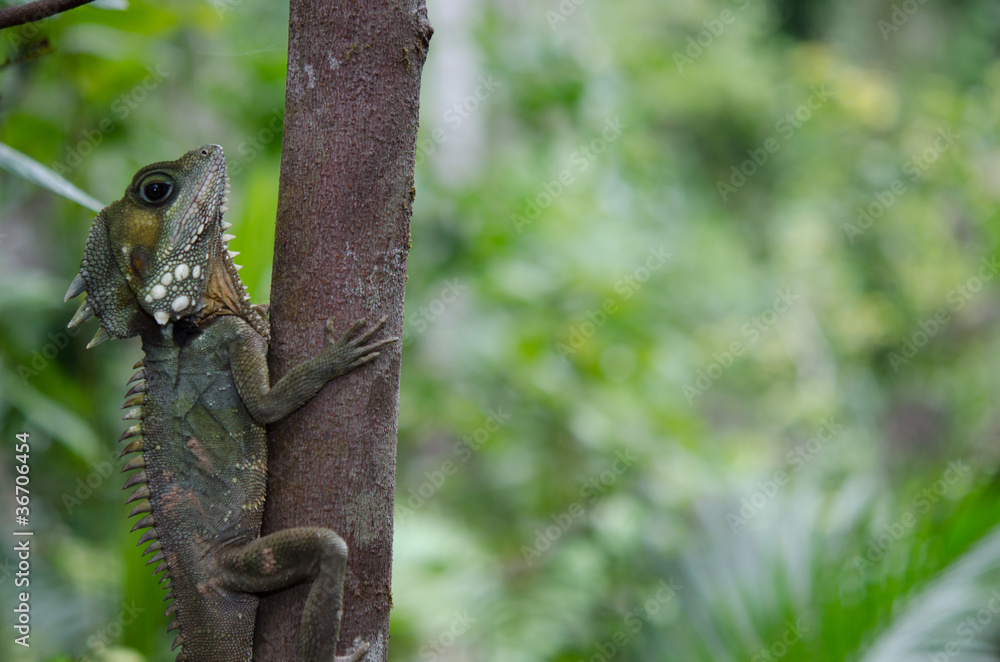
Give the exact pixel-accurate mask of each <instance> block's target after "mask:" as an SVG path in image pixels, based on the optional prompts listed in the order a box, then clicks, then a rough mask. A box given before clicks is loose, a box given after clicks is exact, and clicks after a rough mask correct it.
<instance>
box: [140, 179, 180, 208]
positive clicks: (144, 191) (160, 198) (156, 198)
mask: <svg viewBox="0 0 1000 662" xmlns="http://www.w3.org/2000/svg"><path fill="white" fill-rule="evenodd" d="M173 190H174V185H173V184H172V183H171V182H170V181H169V180H166V179H165V178H164V176H163V175H160V174H157V175H150V176H149V177H147V178H146V179H145V180H143V181H142V183H141V184H139V196H140V197H141V198H142V199H143V200H145V201H146V202H149V203H151V204H154V205H155V204H159V203H161V202H164V201H165V200H166V199H167V198H169V197H170V193H171V192H172V191H173Z"/></svg>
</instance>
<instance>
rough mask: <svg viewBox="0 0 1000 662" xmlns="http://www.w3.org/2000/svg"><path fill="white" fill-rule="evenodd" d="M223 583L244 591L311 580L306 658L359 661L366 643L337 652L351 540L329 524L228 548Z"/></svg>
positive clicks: (303, 638) (304, 629) (310, 661)
mask: <svg viewBox="0 0 1000 662" xmlns="http://www.w3.org/2000/svg"><path fill="white" fill-rule="evenodd" d="M220 567H221V569H222V582H223V585H224V586H225V587H226V588H228V589H231V590H234V591H240V592H243V593H266V592H269V591H278V590H281V589H285V588H288V587H290V586H293V585H295V584H299V583H301V582H303V581H306V580H309V579H312V588H310V589H309V597H308V598H307V599H306V606H305V609H303V611H302V626H301V628H300V644H299V647H300V651H301V656H302V657H301V659H302V662H355V661H356V660H359V659H361V657H362V656H364V654H365V652H367V650H368V643H367V642H361V643H360V644H359V645H358V646H357V647H356V648H355V649H354V650H353V651H352V652H350V653H349V654H347V655H342V656H338V655H337V654H336V652H337V641H338V639H339V637H340V619H341V614H342V613H343V607H344V572H345V570H346V568H347V545H346V544H345V543H344V541H343V539H341V537H340V536H338V535H337V534H336V533H334V532H333V531H331V530H330V529H322V528H314V527H300V528H295V529H285V530H283V531H278V532H276V533H272V534H270V535H267V536H264V537H263V538H258V539H257V540H255V541H253V542H251V543H247V544H246V545H244V546H242V547H238V548H235V549H231V550H227V551H226V552H224V553H223V555H222V558H221V559H220Z"/></svg>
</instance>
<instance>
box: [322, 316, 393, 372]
mask: <svg viewBox="0 0 1000 662" xmlns="http://www.w3.org/2000/svg"><path fill="white" fill-rule="evenodd" d="M386 319H387V317H386V316H385V315H383V316H382V319H380V320H379V321H378V322H376V323H375V325H374V326H373V327H372V328H371V329H369V330H367V331H365V332H364V333H362V334H361V335H358V333H359V332H360V331H361V329H363V328H364V326H365V320H364V319H359V320H358V321H357V322H355V323H354V324H352V325H351V328H350V329H348V330H347V333H345V334H344V335H343V336H342V337H341V338H340V339H339V340H337V337H336V335H335V334H336V330H335V328H334V321H333V318H332V317H331V318H330V319H328V320H327V321H326V343H327V347H328V351H331V350H332V351H333V352H335V353H337V354H338V355H340V357H341V359H342V361H343V362H344V363H345V367H346V368H347V369H348V370H353V369H354V368H357V367H358V366H362V365H364V364H366V363H368V362H369V361H371V360H372V359H374V358H375V357H377V356H378V355H379V352H378V351H376V350H378V349H379V348H380V347H384V346H385V345H388V344H390V343H394V342H396V341H397V340H399V338H397V337H395V336H394V337H392V338H384V339H382V340H376V341H375V342H369V341H370V340H371V338H372V336H374V335H375V334H376V333H378V332H379V331H381V330H382V328H383V327H384V326H385V321H386Z"/></svg>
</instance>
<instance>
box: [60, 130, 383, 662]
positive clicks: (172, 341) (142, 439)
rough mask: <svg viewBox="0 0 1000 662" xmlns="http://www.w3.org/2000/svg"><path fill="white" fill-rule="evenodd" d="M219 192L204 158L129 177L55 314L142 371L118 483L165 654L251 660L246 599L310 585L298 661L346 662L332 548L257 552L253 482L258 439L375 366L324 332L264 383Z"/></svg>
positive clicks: (305, 535)
mask: <svg viewBox="0 0 1000 662" xmlns="http://www.w3.org/2000/svg"><path fill="white" fill-rule="evenodd" d="M228 190H229V183H228V178H227V175H226V163H225V158H224V156H223V153H222V148H221V147H219V146H218V145H205V146H203V147H200V148H198V149H195V150H192V151H190V152H188V153H187V154H185V155H184V156H182V157H181V158H180V159H178V160H177V161H172V162H162V163H154V164H152V165H149V166H146V167H145V168H143V169H141V170H140V171H139V172H138V173H136V175H135V177H134V178H133V179H132V183H131V184H130V185H129V186H128V188H127V189H126V190H125V196H124V197H123V198H122V199H121V200H118V201H117V202H114V203H112V204H111V205H109V206H108V207H106V208H105V209H103V210H102V211H101V212H100V213H99V214H98V215H97V217H96V218H95V219H94V223H93V226H92V227H91V229H90V234H89V236H88V239H87V246H86V250H85V252H84V255H83V260H82V263H81V266H80V273H79V274H78V275H77V276H76V278H75V279H74V280H73V283H72V284H71V285H70V288H69V291H68V292H67V293H66V300H67V301H68V300H69V299H71V298H72V297H75V296H77V295H79V294H81V293H83V292H86V293H87V296H86V299H85V300H84V302H83V305H81V306H80V309H79V310H78V311H77V313H76V315H75V316H74V317H73V319H72V320H71V321H70V323H69V326H70V327H73V326H76V325H77V324H80V323H81V322H83V321H85V320H87V319H89V318H90V317H93V316H96V317H97V318H98V319H99V320H100V322H101V328H100V329H99V330H98V332H97V335H96V336H95V337H94V339H93V340H92V341H91V342H90V344H89V345H87V347H93V346H94V345H96V344H98V343H100V342H102V341H104V340H107V339H109V338H127V337H130V336H135V335H140V336H141V337H142V348H143V351H144V352H145V357H144V358H143V359H142V360H141V361H139V362H138V363H137V364H136V366H135V367H136V368H138V369H139V371H138V372H137V373H136V374H135V376H134V377H133V378H132V379H131V380H130V381H129V383H130V384H133V386H132V388H131V389H130V390H129V391H128V393H127V394H126V400H125V404H124V405H123V406H122V408H123V409H124V408H126V407H133V408H132V409H130V410H129V411H128V413H126V415H125V417H124V418H125V419H126V420H131V421H137V423H135V424H134V425H132V426H131V427H130V428H128V429H127V430H126V431H125V433H124V434H123V435H122V438H121V440H122V441H128V445H127V446H126V447H125V449H124V451H122V456H124V455H126V454H129V453H138V455H136V456H135V457H133V458H132V459H130V460H129V461H128V462H127V463H126V464H125V467H124V468H123V470H122V471H123V472H125V471H135V472H136V473H133V474H132V475H131V477H130V478H129V479H128V481H127V482H126V484H125V487H126V488H131V487H135V488H137V489H136V490H135V491H134V492H133V493H132V495H131V496H130V497H129V499H128V501H129V502H133V501H138V502H139V503H138V505H137V506H136V507H135V509H134V510H133V511H132V515H143V517H142V519H141V520H139V521H138V522H137V523H136V525H135V526H134V527H133V529H132V530H133V531H136V530H139V529H146V531H145V532H144V533H143V535H142V537H141V538H140V540H139V544H140V545H142V544H144V543H151V544H150V545H149V547H148V548H146V550H145V552H144V555H146V554H152V555H153V556H152V558H150V560H149V564H152V563H159V565H158V566H157V567H156V569H155V570H154V574H155V573H159V572H163V579H161V582H169V584H168V588H169V590H170V592H169V593H168V595H167V598H166V599H171V598H172V599H173V602H172V603H171V605H170V607H169V608H168V609H167V612H166V613H167V615H170V614H175V615H176V618H175V620H174V621H173V622H172V623H171V625H170V629H177V630H179V634H178V636H177V638H176V640H175V641H174V648H175V649H176V648H177V647H178V646H179V647H180V649H181V650H180V653H179V654H178V656H177V659H178V660H187V661H188V662H236V661H250V660H251V659H252V650H253V634H254V622H255V618H256V613H257V604H258V601H259V598H258V594H260V593H264V592H269V591H276V590H280V589H283V588H286V587H289V586H292V585H294V584H297V583H300V582H303V581H307V580H311V581H312V586H311V588H310V591H309V596H308V598H307V601H306V605H305V609H304V611H303V614H302V622H301V632H300V636H301V658H302V660H303V662H334V661H336V662H354V661H355V660H358V659H360V658H361V657H362V656H363V655H364V654H365V652H366V651H367V650H368V646H369V645H368V644H367V643H366V642H360V643H358V644H357V645H356V646H355V647H354V649H353V651H352V652H351V653H349V654H348V655H344V656H337V655H336V647H337V641H338V637H339V631H340V619H341V613H342V607H343V583H344V572H345V568H346V564H347V545H346V544H345V542H344V541H343V540H342V539H341V538H340V537H339V536H338V535H337V534H336V533H334V532H333V531H331V530H329V529H323V528H306V527H302V528H294V529H286V530H283V531H278V532H276V533H272V534H270V535H267V536H264V537H260V526H261V517H262V514H263V507H264V499H265V492H266V483H267V449H266V444H265V427H264V426H265V425H267V424H268V423H272V422H274V421H278V420H280V419H282V418H284V417H285V416H288V415H289V414H290V413H292V412H293V411H295V410H296V409H298V408H299V407H301V406H302V405H303V404H305V403H306V402H308V401H309V400H310V399H311V398H312V397H313V396H314V395H316V393H317V392H318V391H319V390H320V389H321V388H322V387H323V385H325V384H326V383H327V382H328V381H330V380H331V379H334V378H335V377H338V376H340V375H343V374H345V373H347V372H350V371H351V370H353V369H355V368H357V367H358V366H360V365H363V364H365V363H367V362H369V361H371V360H373V359H374V358H375V357H376V356H378V355H379V352H378V351H377V350H378V348H380V347H382V346H385V345H387V344H389V343H391V342H394V341H396V340H397V339H396V338H387V339H384V340H377V341H373V340H372V338H373V337H374V335H375V334H376V333H377V332H378V331H379V330H381V329H382V327H383V324H384V323H385V318H382V319H381V320H380V321H379V322H378V323H377V324H375V325H374V326H373V327H372V328H370V329H369V330H367V331H362V329H363V328H364V326H365V323H364V320H361V321H358V322H356V323H355V324H354V325H353V326H351V328H350V329H349V330H348V331H347V332H346V333H345V334H344V336H343V337H342V338H341V339H340V340H336V339H335V337H334V326H333V320H332V319H331V320H329V321H328V322H327V324H326V343H325V345H324V347H323V350H322V352H320V354H319V355H318V356H316V357H315V358H313V359H311V360H308V361H305V362H303V363H301V364H300V365H298V366H296V367H295V368H294V369H292V370H291V371H289V373H288V374H286V375H285V376H284V377H282V378H281V379H280V380H279V381H278V382H277V383H275V384H273V385H272V384H270V381H269V378H268V369H267V360H266V354H267V346H268V339H269V334H268V324H267V312H266V308H265V307H264V306H257V305H253V304H251V303H250V298H249V296H248V295H247V292H246V288H245V287H244V286H243V283H242V282H241V281H240V279H239V276H238V275H237V270H238V269H239V267H238V266H237V265H235V264H234V263H233V259H232V258H233V257H234V256H235V255H236V253H232V252H230V251H229V250H228V243H229V241H230V240H231V239H232V238H233V237H232V236H231V235H228V234H225V230H227V229H228V228H229V227H230V224H229V223H226V222H225V221H223V220H222V215H223V212H225V210H226V207H225V202H226V196H227V194H228Z"/></svg>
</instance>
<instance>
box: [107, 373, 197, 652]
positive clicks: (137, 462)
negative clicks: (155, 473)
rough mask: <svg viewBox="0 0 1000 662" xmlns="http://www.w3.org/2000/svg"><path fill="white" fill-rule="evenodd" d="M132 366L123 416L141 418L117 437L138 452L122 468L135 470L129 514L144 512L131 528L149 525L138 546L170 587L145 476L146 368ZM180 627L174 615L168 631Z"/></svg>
mask: <svg viewBox="0 0 1000 662" xmlns="http://www.w3.org/2000/svg"><path fill="white" fill-rule="evenodd" d="M133 368H136V369H138V372H136V373H135V374H134V375H133V376H132V378H131V379H129V380H128V383H129V384H131V385H132V386H131V388H130V389H129V390H128V393H126V394H125V404H123V405H122V409H125V408H130V409H129V410H128V412H126V413H125V415H124V416H123V417H122V419H123V420H126V421H133V420H138V421H139V422H138V423H136V424H134V425H132V426H131V427H129V428H128V429H127V430H125V432H123V433H122V436H121V437H120V438H119V439H118V441H119V442H124V441H128V444H126V446H125V448H124V449H123V450H122V452H121V455H120V456H119V457H125V456H126V455H129V454H132V453H138V455H136V456H135V457H133V458H131V459H130V460H129V461H128V462H126V463H125V466H124V467H123V468H122V473H125V472H126V471H135V472H136V473H134V474H132V475H131V476H130V477H129V479H128V480H127V481H125V487H124V489H126V490H127V489H130V488H133V487H134V488H135V491H133V492H132V494H131V495H129V498H128V499H126V501H125V503H132V502H134V501H138V503H136V505H135V507H134V508H133V509H132V512H131V513H129V517H135V516H137V515H142V516H143V517H142V518H141V519H140V520H139V521H137V522H136V523H135V526H133V527H132V531H133V532H134V531H138V530H140V529H146V531H145V532H144V533H143V534H142V536H141V537H140V538H139V542H138V543H137V544H138V545H139V546H141V545H144V544H146V543H150V544H149V547H147V548H146V550H145V551H144V552H143V553H142V555H143V556H148V555H150V554H152V556H151V557H150V558H149V560H148V561H146V565H153V564H154V563H156V564H158V565H157V566H156V568H154V569H153V575H158V574H160V573H161V572H162V573H163V577H162V578H161V579H160V583H161V584H164V585H165V587H166V588H169V583H168V582H169V581H170V570H169V568H168V567H167V562H166V557H165V555H164V554H163V551H162V549H161V546H160V541H159V533H158V532H157V530H156V520H155V518H154V517H153V504H152V501H151V497H152V493H151V492H150V490H149V485H148V477H147V476H146V459H145V457H143V455H142V452H143V438H142V402H143V398H144V397H145V393H146V369H145V367H144V366H143V361H142V360H140V361H138V362H137V363H136V364H135V365H134V366H133ZM172 599H173V592H172V591H171V592H169V593H167V596H166V597H165V598H164V601H167V600H172ZM176 613H177V603H176V602H174V603H172V604H171V605H170V606H169V607H167V611H166V612H165V613H164V616H170V615H171V614H176ZM178 627H179V625H178V621H177V620H176V619H175V620H174V621H173V622H171V624H170V627H169V628H168V629H167V631H168V632H169V631H171V630H176V629H177V628H178ZM182 643H183V639H181V637H180V636H178V637H177V639H175V641H174V644H175V645H174V648H177V646H179V645H181V644H182ZM177 659H178V660H183V659H184V653H183V650H182V651H181V653H180V654H179V655H178V657H177Z"/></svg>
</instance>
